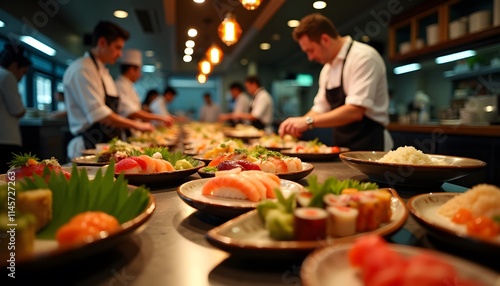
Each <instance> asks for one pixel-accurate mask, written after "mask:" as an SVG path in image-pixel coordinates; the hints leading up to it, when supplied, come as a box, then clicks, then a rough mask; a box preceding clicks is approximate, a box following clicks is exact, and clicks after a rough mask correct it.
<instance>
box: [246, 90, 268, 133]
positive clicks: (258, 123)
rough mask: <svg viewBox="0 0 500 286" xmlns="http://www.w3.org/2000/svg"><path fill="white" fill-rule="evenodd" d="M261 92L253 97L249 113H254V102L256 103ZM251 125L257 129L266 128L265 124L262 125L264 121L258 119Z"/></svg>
mask: <svg viewBox="0 0 500 286" xmlns="http://www.w3.org/2000/svg"><path fill="white" fill-rule="evenodd" d="M259 92H260V90H259V91H258V92H257V94H256V95H255V96H254V97H253V99H252V102H251V103H250V110H248V113H250V114H251V113H252V108H253V102H254V101H255V99H256V98H257V96H258V94H259ZM251 124H252V126H253V127H255V128H257V129H264V128H266V125H265V124H264V123H262V121H261V120H260V119H258V118H256V119H254V120H252V121H251Z"/></svg>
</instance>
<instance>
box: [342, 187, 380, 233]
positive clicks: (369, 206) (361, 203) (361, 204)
mask: <svg viewBox="0 0 500 286" xmlns="http://www.w3.org/2000/svg"><path fill="white" fill-rule="evenodd" d="M349 206H350V207H354V208H355V209H357V210H358V212H359V214H358V217H357V219H356V231H358V232H363V231H370V230H374V229H377V228H378V227H379V225H380V223H381V222H382V213H381V210H382V206H381V203H380V201H379V200H378V199H377V198H375V197H373V196H370V195H361V196H359V198H356V200H355V201H350V202H349Z"/></svg>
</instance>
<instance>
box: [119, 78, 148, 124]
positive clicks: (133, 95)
mask: <svg viewBox="0 0 500 286" xmlns="http://www.w3.org/2000/svg"><path fill="white" fill-rule="evenodd" d="M115 84H116V89H117V90H118V96H119V97H120V101H119V103H118V113H119V114H120V115H121V116H123V117H129V116H130V115H131V114H134V113H136V112H138V111H140V110H141V108H142V107H141V101H140V99H139V95H138V94H137V91H136V90H135V88H134V83H133V82H132V81H131V80H130V79H129V78H127V77H126V76H124V75H121V76H119V77H118V78H117V79H116V81H115Z"/></svg>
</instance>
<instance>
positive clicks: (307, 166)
mask: <svg viewBox="0 0 500 286" xmlns="http://www.w3.org/2000/svg"><path fill="white" fill-rule="evenodd" d="M313 170H314V165H313V164H311V163H306V162H302V170H300V171H296V172H287V173H276V176H278V177H279V178H280V179H284V180H290V181H298V180H300V179H303V178H305V177H306V176H307V175H309V174H311V172H312V171H313ZM198 174H199V175H200V177H202V178H212V177H215V173H213V172H206V171H205V170H203V168H200V169H199V170H198Z"/></svg>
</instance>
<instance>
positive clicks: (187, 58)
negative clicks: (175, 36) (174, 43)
mask: <svg viewBox="0 0 500 286" xmlns="http://www.w3.org/2000/svg"><path fill="white" fill-rule="evenodd" d="M182 60H183V61H184V62H185V63H189V62H191V61H192V60H193V57H192V56H190V55H184V56H183V57H182Z"/></svg>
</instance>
